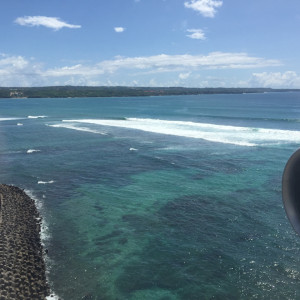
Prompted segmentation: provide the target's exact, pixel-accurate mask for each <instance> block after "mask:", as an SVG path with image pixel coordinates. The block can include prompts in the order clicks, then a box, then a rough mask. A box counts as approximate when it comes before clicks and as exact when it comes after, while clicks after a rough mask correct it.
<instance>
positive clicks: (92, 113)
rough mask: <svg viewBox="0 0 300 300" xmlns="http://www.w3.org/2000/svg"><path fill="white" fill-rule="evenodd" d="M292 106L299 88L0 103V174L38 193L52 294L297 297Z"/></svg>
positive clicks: (299, 103) (298, 104) (296, 107)
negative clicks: (288, 211)
mask: <svg viewBox="0 0 300 300" xmlns="http://www.w3.org/2000/svg"><path fill="white" fill-rule="evenodd" d="M299 113H300V94H298V93H269V94H252V95H199V96H176V97H141V98H86V99H84V98H78V99H18V100H10V99H7V100H5V99H2V100H1V101H0V162H1V169H0V180H1V182H3V183H8V184H15V185H18V186H20V187H22V188H25V189H26V190H29V191H30V193H31V194H32V195H33V196H34V197H35V198H36V199H37V201H38V203H39V208H40V210H41V213H42V214H43V216H44V221H45V225H44V226H45V230H44V243H45V247H46V248H47V249H48V250H49V256H48V267H49V279H50V281H51V285H52V288H53V289H54V291H55V293H56V294H57V295H59V296H60V297H61V298H63V299H164V300H166V299H297V298H299V297H300V273H299V272H300V261H299V257H300V256H299V249H300V248H299V246H300V243H299V241H300V240H299V238H298V237H297V235H296V234H295V233H294V232H293V230H292V228H291V226H290V224H289V223H288V221H287V218H286V216H285V212H284V209H283V205H282V200H281V176H282V170H283V168H284V165H285V163H286V161H287V159H288V158H289V156H290V155H291V154H292V153H293V151H295V150H296V149H297V148H298V147H299V144H300V133H299V132H300V131H299V126H300V123H299V120H300V118H299ZM18 124H19V125H18ZM20 124H23V125H22V126H21V125H20ZM83 297H85V298H83Z"/></svg>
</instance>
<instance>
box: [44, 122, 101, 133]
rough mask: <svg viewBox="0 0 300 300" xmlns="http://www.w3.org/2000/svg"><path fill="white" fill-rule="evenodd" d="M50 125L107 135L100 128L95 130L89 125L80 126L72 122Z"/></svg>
mask: <svg viewBox="0 0 300 300" xmlns="http://www.w3.org/2000/svg"><path fill="white" fill-rule="evenodd" d="M47 126H49V127H54V128H67V129H73V130H78V131H85V132H91V133H97V134H101V135H107V133H106V132H103V131H100V130H95V129H91V128H88V127H79V126H75V125H71V124H54V125H48V124H47Z"/></svg>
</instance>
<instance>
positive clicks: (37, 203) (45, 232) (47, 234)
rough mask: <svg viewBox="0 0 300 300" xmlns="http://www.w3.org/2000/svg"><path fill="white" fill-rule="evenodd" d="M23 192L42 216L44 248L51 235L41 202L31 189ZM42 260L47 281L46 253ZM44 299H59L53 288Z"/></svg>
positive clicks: (48, 267)
mask: <svg viewBox="0 0 300 300" xmlns="http://www.w3.org/2000/svg"><path fill="white" fill-rule="evenodd" d="M24 191H25V193H26V194H27V195H28V196H29V197H30V198H31V199H33V200H34V202H35V206H36V208H37V209H38V211H39V213H40V215H41V216H42V218H41V221H42V222H41V231H40V237H41V243H42V245H43V248H44V249H45V247H46V246H47V244H48V242H49V240H50V239H51V235H50V232H49V226H48V223H47V221H46V220H45V216H44V214H43V211H44V210H43V202H42V201H41V200H40V199H38V198H37V197H36V196H35V195H34V193H33V192H32V191H31V190H27V189H25V190H24ZM44 260H45V263H46V276H47V281H48V283H49V279H48V275H49V272H50V269H51V266H52V264H53V263H52V261H51V259H50V258H49V256H47V255H44ZM50 286H51V283H50ZM46 299H49V300H50V299H53V300H58V299H61V298H60V297H59V296H57V295H56V294H55V293H54V292H53V290H52V289H51V294H50V296H48V297H46Z"/></svg>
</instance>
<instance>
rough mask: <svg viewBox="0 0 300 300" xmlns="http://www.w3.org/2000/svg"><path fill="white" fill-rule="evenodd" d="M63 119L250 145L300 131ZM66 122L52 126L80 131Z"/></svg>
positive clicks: (292, 138)
mask: <svg viewBox="0 0 300 300" xmlns="http://www.w3.org/2000/svg"><path fill="white" fill-rule="evenodd" d="M63 122H64V123H85V124H93V125H102V126H112V127H121V128H128V129H135V130H142V131H146V132H153V133H159V134H166V135H175V136H182V137H188V138H196V139H204V140H207V141H210V142H219V143H224V144H233V145H239V146H249V147H251V146H252V147H253V146H259V145H263V146H266V145H278V144H284V143H300V132H299V131H293V130H281V129H268V128H251V127H240V126H229V125H217V124H210V123H196V122H185V121H169V120H159V119H139V118H128V119H125V120H100V119H82V120H63ZM64 123H62V124H58V125H52V126H53V127H66V128H70V129H77V130H79V129H78V128H77V127H75V128H73V127H74V125H69V126H68V125H63V124H64ZM85 129H86V128H85Z"/></svg>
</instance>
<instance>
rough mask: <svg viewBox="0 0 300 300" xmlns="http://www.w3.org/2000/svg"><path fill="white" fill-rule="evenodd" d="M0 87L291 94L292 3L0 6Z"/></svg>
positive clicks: (168, 0)
mask: <svg viewBox="0 0 300 300" xmlns="http://www.w3.org/2000/svg"><path fill="white" fill-rule="evenodd" d="M0 8H1V9H0V36H1V39H0V86H2V87H4V86H6V87H7V86H9V87H24V86H53V85H81V86H82V85H83V86H164V87H169V86H182V87H200V88H201V87H271V88H300V38H299V35H300V1H299V0H51V1H50V0H1V1H0Z"/></svg>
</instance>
